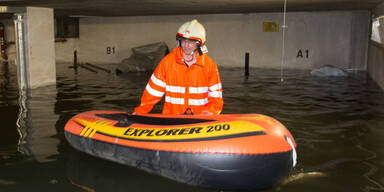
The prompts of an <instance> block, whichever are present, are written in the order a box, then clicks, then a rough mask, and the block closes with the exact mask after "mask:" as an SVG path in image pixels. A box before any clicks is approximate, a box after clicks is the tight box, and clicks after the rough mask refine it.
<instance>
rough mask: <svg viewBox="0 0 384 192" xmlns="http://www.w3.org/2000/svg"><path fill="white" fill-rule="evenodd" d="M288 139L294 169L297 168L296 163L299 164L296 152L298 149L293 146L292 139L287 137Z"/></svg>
mask: <svg viewBox="0 0 384 192" xmlns="http://www.w3.org/2000/svg"><path fill="white" fill-rule="evenodd" d="M285 138H286V139H287V142H288V144H289V145H290V146H291V148H292V161H293V163H292V167H295V166H296V163H297V152H296V148H295V146H294V145H293V142H292V140H291V138H289V137H288V136H286V137H285Z"/></svg>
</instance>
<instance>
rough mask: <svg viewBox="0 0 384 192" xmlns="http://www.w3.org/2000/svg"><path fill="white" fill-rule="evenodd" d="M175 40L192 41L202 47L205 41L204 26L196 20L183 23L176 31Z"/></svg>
mask: <svg viewBox="0 0 384 192" xmlns="http://www.w3.org/2000/svg"><path fill="white" fill-rule="evenodd" d="M176 38H177V39H179V38H186V39H194V40H198V41H199V42H200V45H204V44H205V41H206V40H207V37H206V34H205V28H204V26H203V25H202V24H201V23H199V22H198V21H197V20H196V19H194V20H192V21H188V22H185V23H184V24H183V25H181V26H180V28H179V30H177V35H176Z"/></svg>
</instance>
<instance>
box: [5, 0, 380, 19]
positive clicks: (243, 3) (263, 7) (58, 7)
mask: <svg viewBox="0 0 384 192" xmlns="http://www.w3.org/2000/svg"><path fill="white" fill-rule="evenodd" d="M382 2H384V0H287V11H329V10H359V9H364V10H370V9H373V8H374V7H376V6H377V5H378V4H380V3H382ZM283 5H284V0H0V6H16V7H25V6H36V7H49V8H54V11H55V15H67V16H139V15H176V14H217V13H252V12H281V11H282V10H283Z"/></svg>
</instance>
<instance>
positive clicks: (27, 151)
mask: <svg viewBox="0 0 384 192" xmlns="http://www.w3.org/2000/svg"><path fill="white" fill-rule="evenodd" d="M56 95H57V90H56V85H53V86H47V87H43V88H37V89H33V90H20V92H19V105H20V108H19V116H18V119H17V122H16V124H17V126H18V131H19V134H20V138H19V143H18V150H19V152H21V153H22V154H24V155H26V156H29V157H33V159H35V160H36V161H37V162H48V161H54V160H55V159H56V157H55V155H57V154H59V152H58V145H59V143H60V140H59V139H58V138H57V137H56V136H57V131H56V129H55V125H56V122H57V120H58V115H56V114H55V111H54V109H55V104H56Z"/></svg>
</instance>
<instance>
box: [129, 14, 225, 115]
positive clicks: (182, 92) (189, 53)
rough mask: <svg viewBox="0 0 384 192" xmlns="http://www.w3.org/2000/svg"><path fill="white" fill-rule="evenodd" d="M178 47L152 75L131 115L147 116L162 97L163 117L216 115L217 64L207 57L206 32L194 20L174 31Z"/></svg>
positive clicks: (219, 95)
mask: <svg viewBox="0 0 384 192" xmlns="http://www.w3.org/2000/svg"><path fill="white" fill-rule="evenodd" d="M176 40H177V41H178V45H177V47H176V48H175V49H173V51H172V52H171V53H169V54H168V55H166V56H165V57H164V58H163V59H162V60H161V62H160V63H159V65H158V66H157V67H156V69H155V71H154V72H153V74H152V76H151V78H150V80H149V81H148V84H147V86H146V87H145V90H144V93H143V95H142V97H141V104H140V106H138V107H136V108H135V111H134V114H146V113H149V112H150V111H151V110H152V108H153V106H154V105H155V104H156V103H158V102H159V101H160V100H161V99H162V97H163V96H164V94H165V102H164V106H163V112H162V113H163V114H203V115H213V114H220V113H221V110H222V108H223V96H222V86H221V80H220V76H219V71H218V69H217V65H216V64H215V62H213V61H212V59H211V58H210V57H208V56H207V54H206V53H207V52H208V50H207V48H206V45H205V42H206V32H205V28H204V26H203V25H202V24H200V23H199V22H198V21H197V20H195V19H194V20H192V21H188V22H186V23H184V24H183V25H181V26H180V28H179V29H178V31H177V35H176Z"/></svg>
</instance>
